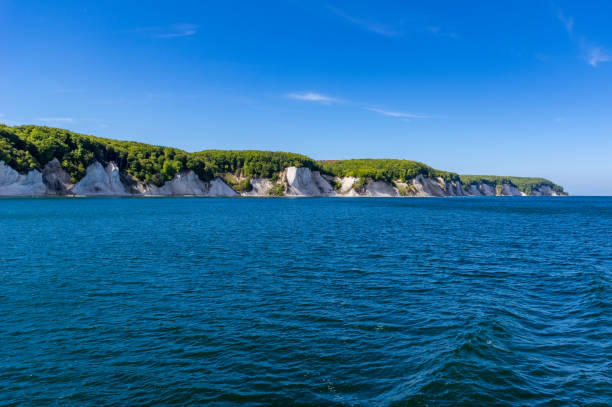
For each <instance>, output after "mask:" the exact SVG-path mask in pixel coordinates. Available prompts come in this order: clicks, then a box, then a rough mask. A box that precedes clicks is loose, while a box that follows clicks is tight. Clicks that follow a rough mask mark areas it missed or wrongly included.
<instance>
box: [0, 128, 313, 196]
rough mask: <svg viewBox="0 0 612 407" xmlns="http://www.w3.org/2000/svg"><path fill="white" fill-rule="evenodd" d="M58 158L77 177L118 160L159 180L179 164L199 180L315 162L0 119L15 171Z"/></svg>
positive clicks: (2, 151)
mask: <svg viewBox="0 0 612 407" xmlns="http://www.w3.org/2000/svg"><path fill="white" fill-rule="evenodd" d="M53 158H57V159H58V160H59V161H60V163H61V166H62V168H64V169H65V170H66V171H67V172H68V174H70V176H71V177H72V179H73V181H77V180H79V179H81V178H83V177H84V176H85V172H86V170H87V167H88V166H89V165H90V164H92V163H94V162H95V161H99V162H101V163H103V164H106V163H108V162H110V161H113V162H115V163H117V165H118V166H119V169H120V170H121V171H124V172H126V173H128V174H130V175H132V176H133V177H135V178H136V179H138V180H140V181H143V182H151V183H153V184H156V185H162V184H163V183H164V181H167V180H170V179H172V177H174V175H175V174H176V173H178V172H179V171H182V170H193V171H194V172H195V173H196V174H198V176H199V177H200V178H201V179H203V180H210V179H212V178H213V177H215V176H217V175H220V174H223V173H234V174H235V173H240V174H241V175H244V176H247V177H272V176H274V175H275V174H276V173H278V172H280V171H282V170H283V169H284V168H286V167H290V166H297V167H301V166H305V167H309V168H311V169H318V165H317V163H316V162H315V161H314V160H312V159H310V158H308V157H306V156H303V155H300V154H293V153H280V152H271V151H220V150H208V151H201V152H198V153H188V152H186V151H182V150H179V149H176V148H170V147H161V146H153V145H149V144H144V143H136V142H132V141H118V140H111V139H105V138H100V137H94V136H88V135H84V134H78V133H73V132H71V131H68V130H63V129H56V128H51V127H43V126H31V125H28V126H15V127H9V126H5V125H1V124H0V161H4V162H5V163H7V164H8V165H10V166H11V167H12V168H14V169H16V170H17V171H19V172H27V171H29V170H31V169H38V170H41V169H42V168H43V167H44V165H45V164H46V163H48V162H49V161H51V160H52V159H53Z"/></svg>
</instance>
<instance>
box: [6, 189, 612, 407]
mask: <svg viewBox="0 0 612 407" xmlns="http://www.w3.org/2000/svg"><path fill="white" fill-rule="evenodd" d="M0 266H1V267H0V405H15V406H17V405H67V406H82V405H123V406H133V405H167V404H175V405H184V404H202V403H205V402H209V403H210V404H212V405H220V406H223V405H296V404H299V405H338V406H341V405H358V406H425V405H433V406H435V405H530V406H531V405H546V406H557V405H558V406H565V405H593V406H595V405H601V406H603V405H611V404H612V198H581V197H569V198H537V197H536V198H511V197H510V198H443V199H439V198H438V199H436V198H423V199H420V198H412V199H378V198H371V199H214V198H213V199H210V198H209V199H206V198H204V199H197V198H158V199H142V198H127V199H125V198H124V199H118V198H116V199H112V198H109V199H65V198H64V199H61V198H60V199H2V200H0Z"/></svg>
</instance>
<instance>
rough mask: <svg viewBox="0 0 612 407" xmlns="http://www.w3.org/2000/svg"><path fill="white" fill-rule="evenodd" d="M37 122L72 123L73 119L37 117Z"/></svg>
mask: <svg viewBox="0 0 612 407" xmlns="http://www.w3.org/2000/svg"><path fill="white" fill-rule="evenodd" d="M37 120H39V121H41V122H59V123H61V122H65V123H72V122H73V121H74V119H73V118H72V117H39V118H38V119H37Z"/></svg>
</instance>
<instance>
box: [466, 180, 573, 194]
mask: <svg viewBox="0 0 612 407" xmlns="http://www.w3.org/2000/svg"><path fill="white" fill-rule="evenodd" d="M459 178H460V180H461V183H462V184H463V185H464V186H468V185H471V184H483V183H484V184H489V185H491V186H492V187H494V188H497V186H498V185H499V186H501V185H502V184H510V185H514V186H515V187H517V188H518V189H519V191H521V192H524V193H525V194H527V195H529V194H531V191H533V190H534V189H535V188H539V187H541V186H549V187H550V188H551V189H552V190H553V191H555V192H557V193H563V187H561V186H559V185H556V184H555V183H554V182H552V181H550V180H547V179H546V178H533V177H502V176H497V175H461V176H460V177H459Z"/></svg>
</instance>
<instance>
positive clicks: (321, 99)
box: [287, 92, 342, 105]
mask: <svg viewBox="0 0 612 407" xmlns="http://www.w3.org/2000/svg"><path fill="white" fill-rule="evenodd" d="M287 97H289V98H291V99H296V100H304V101H307V102H317V103H322V104H326V105H329V104H332V103H340V102H342V100H341V99H337V98H334V97H331V96H327V95H323V94H321V93H315V92H303V93H290V94H288V95H287Z"/></svg>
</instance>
